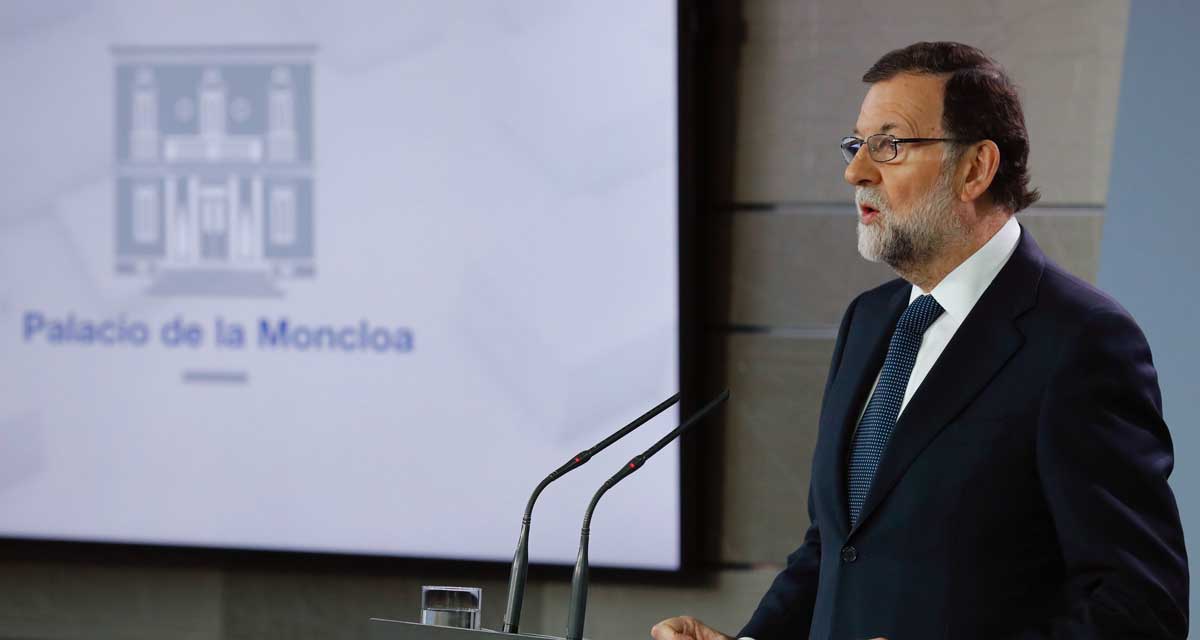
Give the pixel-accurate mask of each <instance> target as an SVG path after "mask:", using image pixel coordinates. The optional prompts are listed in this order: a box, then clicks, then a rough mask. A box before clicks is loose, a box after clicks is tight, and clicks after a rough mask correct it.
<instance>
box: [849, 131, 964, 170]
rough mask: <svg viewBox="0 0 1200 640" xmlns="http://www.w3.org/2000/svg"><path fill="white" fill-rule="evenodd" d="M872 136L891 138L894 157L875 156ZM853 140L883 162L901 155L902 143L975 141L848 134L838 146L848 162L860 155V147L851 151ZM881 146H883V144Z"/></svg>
mask: <svg viewBox="0 0 1200 640" xmlns="http://www.w3.org/2000/svg"><path fill="white" fill-rule="evenodd" d="M871 138H891V142H889V143H887V144H889V145H890V146H891V148H892V157H890V158H888V159H887V160H880V159H879V158H876V157H875V156H873V155H871V144H870V142H869V140H870V139H871ZM851 142H857V143H858V149H861V148H863V147H864V146H865V147H866V148H867V155H868V156H869V157H870V158H871V159H872V160H874V161H875V162H881V163H882V162H891V161H892V160H895V159H896V156H899V155H900V145H902V144H911V143H921V142H959V143H968V142H974V141H972V140H963V139H962V138H897V137H896V136H894V135H892V134H890V133H876V134H872V135H869V136H867V138H866V140H864V139H862V138H859V137H858V136H846V137H844V138H842V142H841V144H839V145H838V147H839V148H840V149H841V150H842V159H843V160H845V161H846V164H850V163H851V162H854V157H855V156H857V155H858V149H855V150H854V153H850V148H849V146H848V145H849V144H850V143H851ZM880 148H882V146H881V147H880Z"/></svg>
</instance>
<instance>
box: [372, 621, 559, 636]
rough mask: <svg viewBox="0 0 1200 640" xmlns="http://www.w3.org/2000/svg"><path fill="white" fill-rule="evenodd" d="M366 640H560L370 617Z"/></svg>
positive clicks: (524, 634) (526, 634)
mask: <svg viewBox="0 0 1200 640" xmlns="http://www.w3.org/2000/svg"><path fill="white" fill-rule="evenodd" d="M367 638H368V640H506V639H508V638H513V639H514V640H515V639H518V638H531V639H533V640H562V638H560V637H558V636H543V635H539V634H536V633H503V632H501V631H492V630H491V629H459V628H458V627H438V626H434V625H431V624H421V623H419V622H403V621H401V620H387V619H384V618H371V620H370V621H369V622H368V623H367Z"/></svg>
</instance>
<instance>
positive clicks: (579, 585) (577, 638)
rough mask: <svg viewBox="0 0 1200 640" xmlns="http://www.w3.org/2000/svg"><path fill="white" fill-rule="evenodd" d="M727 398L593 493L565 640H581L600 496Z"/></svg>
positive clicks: (695, 416) (709, 406) (702, 411)
mask: <svg viewBox="0 0 1200 640" xmlns="http://www.w3.org/2000/svg"><path fill="white" fill-rule="evenodd" d="M728 399H729V389H726V390H725V391H723V392H722V393H721V395H719V396H717V397H716V398H715V399H714V400H713V401H712V402H709V403H708V404H707V405H704V407H703V408H701V409H700V410H699V411H697V412H696V413H694V414H692V417H690V418H688V419H687V420H686V421H685V422H684V423H683V424H681V425H679V426H678V427H675V429H674V430H673V431H671V432H670V433H668V434H667V435H665V436H663V437H662V438H661V439H660V440H659V441H658V442H655V443H654V445H653V446H651V447H650V448H649V449H646V451H645V452H643V453H642V454H640V455H638V456H635V457H634V458H633V459H632V460H630V461H629V462H628V463H626V464H625V466H623V467H621V470H620V471H618V472H616V473H615V474H613V476H612V477H611V478H609V479H608V480H605V481H604V484H602V485H600V489H599V490H597V491H596V494H595V495H594V496H592V502H591V504H589V505H588V508H587V511H586V512H585V513H584V514H583V527H582V528H581V529H580V531H579V555H578V556H577V558H576V560H575V575H574V576H573V577H572V578H571V609H570V612H569V613H568V614H567V635H566V640H582V638H583V622H584V615H585V614H586V613H587V594H588V537H589V535H590V528H591V525H592V512H593V511H595V510H596V504H597V503H598V502H600V496H603V495H604V494H605V493H606V492H608V490H609V489H611V488H613V486H615V485H616V484H617V483H618V482H620V481H621V480H623V479H624V478H625V477H626V476H628V475H629V474H631V473H633V472H634V471H637V470H638V469H640V468H642V465H643V464H645V462H646V460H648V459H649V458H650V456H652V455H654V454H656V453H658V451H659V450H660V449H662V448H663V447H665V446H667V443H669V442H671V441H672V440H674V439H675V438H677V437H679V435H680V434H681V433H683V432H684V431H685V430H687V429H688V427H691V426H692V425H693V424H695V423H697V422H699V421H700V420H702V419H703V418H704V417H705V416H707V415H708V414H709V413H711V412H712V411H713V409H716V408H717V406H718V405H720V404H721V403H723V402H725V401H726V400H728Z"/></svg>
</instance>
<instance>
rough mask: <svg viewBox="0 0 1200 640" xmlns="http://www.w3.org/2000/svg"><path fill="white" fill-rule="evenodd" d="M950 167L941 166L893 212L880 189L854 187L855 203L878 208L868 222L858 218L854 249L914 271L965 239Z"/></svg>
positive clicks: (905, 271) (966, 231)
mask: <svg viewBox="0 0 1200 640" xmlns="http://www.w3.org/2000/svg"><path fill="white" fill-rule="evenodd" d="M952 177H953V171H952V170H947V168H943V170H942V172H941V175H939V176H938V179H937V182H936V183H935V184H934V185H933V188H932V189H930V190H929V192H928V193H926V194H925V196H924V197H922V198H921V199H920V200H919V201H918V202H917V203H916V204H914V205H913V206H912V208H911V209H910V210H909V211H908V212H907V213H906V214H901V215H897V214H896V211H895V209H893V208H892V206H891V204H890V203H889V202H888V200H887V196H886V195H885V194H884V192H883V190H882V189H879V188H877V187H858V188H857V189H856V191H855V194H854V199H855V202H856V203H857V204H864V205H867V206H869V207H872V208H874V209H876V210H878V211H879V214H878V215H876V217H875V219H874V220H873V221H872V223H871V224H869V225H868V224H864V223H863V221H862V218H861V217H859V218H858V252H859V253H860V254H862V257H864V258H866V259H867V260H870V261H871V262H883V263H885V264H887V265H888V266H890V267H891V268H892V269H895V270H896V271H897V272H899V273H901V274H902V275H903V274H909V273H916V272H919V271H921V269H922V267H924V266H926V265H929V264H931V263H932V261H933V260H934V259H935V258H936V257H937V256H939V255H942V254H943V252H944V251H945V250H946V248H947V247H949V246H954V245H956V244H959V243H963V242H966V240H967V238H968V234H969V229H968V228H967V225H966V223H965V222H964V221H963V220H962V218H961V217H959V215H958V214H957V212H956V211H955V203H956V200H957V198H956V196H955V193H954V189H953V186H952V184H951V180H952Z"/></svg>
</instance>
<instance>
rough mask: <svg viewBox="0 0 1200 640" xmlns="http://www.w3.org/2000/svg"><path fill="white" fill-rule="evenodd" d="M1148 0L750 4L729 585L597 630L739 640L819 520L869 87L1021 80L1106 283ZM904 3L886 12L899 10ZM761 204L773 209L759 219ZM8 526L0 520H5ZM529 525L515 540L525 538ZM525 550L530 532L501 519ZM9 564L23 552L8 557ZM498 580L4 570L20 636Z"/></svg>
mask: <svg viewBox="0 0 1200 640" xmlns="http://www.w3.org/2000/svg"><path fill="white" fill-rule="evenodd" d="M1128 4H1129V3H1128V0H1072V1H1068V0H1011V1H1008V2H995V1H994V0H905V1H902V2H901V1H897V2H889V3H886V5H885V4H884V3H879V2H875V1H866V0H859V1H847V0H814V1H801V0H747V1H746V2H745V3H744V5H743V7H742V13H743V15H744V20H745V26H744V30H745V34H744V35H745V38H744V42H742V43H741V51H740V54H739V58H740V62H739V68H738V75H737V81H736V85H737V87H738V89H737V92H736V93H737V95H736V96H735V103H736V109H735V110H736V122H735V131H734V139H735V143H734V149H733V162H732V172H733V183H732V184H733V186H732V191H733V193H732V195H731V196H730V198H729V199H730V200H732V203H730V204H729V205H722V206H720V207H719V208H718V209H719V210H718V211H715V212H713V214H712V215H710V216H705V220H706V223H705V224H706V225H707V226H708V227H709V228H708V229H707V230H706V233H709V234H713V235H717V236H719V240H720V243H721V244H722V245H723V246H725V247H727V248H728V265H729V266H728V273H724V274H721V275H722V278H721V279H720V280H719V281H720V282H723V283H726V284H723V285H722V287H723V288H726V289H727V290H724V291H716V292H708V293H709V294H710V295H712V296H713V297H716V298H720V299H721V300H723V301H724V300H727V304H722V305H721V307H720V313H719V316H718V317H711V318H709V328H708V331H707V332H706V335H707V337H708V339H709V341H710V343H712V344H714V345H715V347H714V349H715V351H717V352H719V353H721V354H723V357H722V358H721V362H722V368H723V370H724V371H723V374H722V375H721V377H722V378H723V379H724V380H725V381H726V383H727V384H728V385H729V386H731V387H732V388H733V390H734V393H735V397H734V400H733V401H732V403H731V405H730V407H729V411H728V414H727V424H726V425H725V428H724V430H719V431H714V432H713V433H714V434H715V435H714V436H713V437H714V438H715V439H716V440H717V441H718V443H719V450H720V454H719V455H720V460H719V462H718V463H719V466H720V467H721V468H723V469H724V471H723V472H722V473H721V474H720V475H719V476H717V477H719V478H720V482H719V483H718V486H716V487H715V488H714V489H713V491H714V492H715V493H716V495H715V496H714V498H717V504H719V505H720V509H719V514H717V515H716V516H714V518H713V521H712V522H711V523H710V524H709V525H707V527H708V529H706V533H707V536H708V537H709V539H714V540H715V541H716V544H715V549H714V551H713V552H712V554H711V555H712V556H713V557H711V558H709V563H710V564H711V565H712V566H713V571H712V572H711V573H710V574H708V575H706V576H704V577H702V578H700V579H699V580H700V583H699V584H695V585H687V586H666V585H652V584H628V583H625V584H620V583H601V584H597V585H595V586H594V588H593V590H592V599H591V603H590V606H589V609H588V612H589V618H588V628H587V631H588V635H589V636H590V637H595V638H606V637H644V636H645V634H646V632H647V630H648V628H649V626H650V624H652V623H653V622H654V621H656V620H657V619H659V618H661V617H663V616H666V615H669V614H673V613H685V612H686V613H692V614H695V615H698V616H700V617H703V618H705V619H708V620H710V621H712V622H713V623H714V624H716V625H718V626H720V627H723V628H724V629H726V630H727V631H729V632H733V631H736V630H737V627H738V626H739V625H740V624H741V623H742V622H743V621H744V620H745V619H746V617H747V616H748V615H749V613H750V612H751V610H752V609H753V606H754V604H755V603H756V602H757V600H758V597H759V596H760V595H761V593H762V591H763V590H764V589H765V588H766V586H767V585H768V584H769V582H770V580H771V578H772V576H773V574H774V571H775V567H774V566H771V565H778V563H781V562H782V561H783V558H784V556H785V555H786V554H787V553H788V552H790V551H791V550H792V549H793V548H794V547H795V545H796V544H797V543H798V541H799V539H800V537H801V536H802V534H803V531H804V528H805V526H806V525H807V515H806V512H805V496H806V492H807V484H808V467H809V457H810V455H811V450H812V446H813V442H814V437H815V433H814V429H815V426H814V423H815V418H816V415H817V410H818V403H819V401H820V392H821V388H822V384H823V382H824V376H825V369H826V366H827V364H828V359H829V356H830V353H831V351H832V341H833V333H834V331H835V329H836V325H837V322H838V319H839V316H840V314H841V311H842V310H843V309H844V308H845V305H846V304H847V303H848V302H849V300H850V299H851V298H852V297H853V296H854V295H855V294H856V293H857V292H859V291H861V290H862V289H864V288H866V287H869V286H872V285H874V284H876V283H878V282H881V281H883V280H885V279H888V278H890V277H891V274H890V273H889V272H888V271H887V270H886V269H884V268H880V267H879V266H877V265H871V264H867V263H865V262H863V261H862V260H861V259H859V258H858V256H857V253H856V252H855V249H854V218H853V217H852V216H851V215H849V214H851V213H852V211H853V210H852V208H851V206H850V205H849V204H848V202H849V194H850V192H849V189H848V187H846V186H845V185H844V184H843V183H842V181H841V173H842V170H843V164H842V161H841V159H840V156H839V155H838V152H837V149H836V148H835V145H836V143H837V140H838V139H839V138H840V137H841V136H842V135H844V133H845V131H846V130H847V129H849V128H851V127H852V125H853V122H854V119H855V116H856V115H857V108H858V103H859V101H860V100H861V99H862V96H863V94H864V93H865V90H866V89H865V87H864V86H863V85H862V84H861V83H860V82H859V81H858V78H859V77H860V76H861V74H862V72H863V71H864V70H865V69H866V68H867V67H868V66H869V65H870V63H871V62H872V61H874V59H875V58H876V57H878V56H879V55H880V54H882V53H884V52H885V51H886V50H889V49H892V48H895V47H898V46H903V45H905V44H908V43H910V42H913V41H916V40H930V39H955V40H961V41H964V42H967V43H970V44H975V45H978V46H980V47H982V48H984V49H985V50H986V51H988V52H990V53H992V54H993V55H994V56H995V57H996V58H997V59H998V60H999V61H1000V62H1001V63H1002V64H1004V65H1006V66H1007V67H1008V69H1009V70H1010V72H1011V73H1012V75H1013V76H1014V78H1015V79H1016V80H1017V82H1018V83H1019V84H1020V85H1021V86H1022V89H1023V95H1024V99H1025V105H1026V114H1027V118H1028V121H1029V128H1030V133H1031V137H1032V143H1033V149H1032V156H1031V166H1032V169H1033V174H1034V183H1035V184H1036V185H1037V186H1039V187H1040V188H1041V189H1042V194H1043V199H1042V202H1041V203H1040V205H1039V206H1037V207H1036V208H1034V209H1033V210H1030V211H1028V212H1025V213H1022V214H1021V219H1022V222H1023V223H1024V224H1025V225H1026V226H1027V227H1028V228H1029V229H1031V230H1032V232H1033V233H1034V235H1035V236H1036V238H1037V239H1038V242H1039V243H1040V244H1041V245H1042V247H1043V248H1044V249H1045V250H1046V251H1047V252H1048V253H1049V254H1050V255H1051V257H1053V258H1055V259H1056V260H1058V261H1059V262H1061V263H1062V264H1064V265H1065V266H1066V267H1067V268H1069V269H1070V270H1072V271H1074V272H1076V273H1078V274H1080V275H1081V276H1083V277H1085V278H1088V279H1092V280H1094V278H1095V274H1096V264H1097V252H1098V249H1099V245H1100V232H1101V228H1102V224H1103V220H1104V208H1105V199H1106V196H1107V191H1108V167H1109V161H1110V157H1111V153H1112V140H1113V128H1114V121H1115V109H1116V104H1117V90H1118V86H1119V82H1120V69H1121V60H1122V53H1123V48H1124V36H1125V27H1126V21H1127V15H1128V9H1129V7H1128ZM884 6H886V10H885V9H884V8H883V7H884ZM749 205H753V206H749ZM0 517H2V514H0ZM509 525H513V526H511V527H510V526H509ZM496 531H497V535H501V536H509V535H513V536H515V533H516V532H515V523H496ZM9 557H11V554H9ZM439 581H445V582H450V583H452V584H454V583H457V584H462V583H468V582H469V583H473V584H480V585H482V586H484V587H485V615H484V621H485V624H487V625H489V626H493V627H495V626H498V624H499V616H500V614H501V608H502V606H503V599H504V595H505V585H504V584H503V581H502V580H500V579H498V578H497V579H492V580H482V581H481V580H471V579H467V578H464V577H463V576H461V575H457V576H436V575H435V576H421V575H381V574H379V573H375V574H367V573H362V572H330V571H327V570H323V571H317V570H305V569H304V568H303V567H292V568H288V569H286V570H285V569H265V568H262V567H256V568H248V567H245V566H238V564H237V563H225V565H224V566H203V565H201V566H194V565H193V566H183V567H172V566H169V565H156V566H142V565H136V564H130V563H127V562H109V563H102V562H99V561H82V560H70V561H68V560H62V559H41V560H21V559H9V560H4V561H0V638H131V639H132V638H138V639H141V638H146V639H149V638H156V639H157V638H186V639H192V638H194V639H196V640H200V639H210V638H211V639H215V638H230V639H233V638H238V639H240V638H247V639H249V638H288V639H302V638H333V637H345V638H360V637H362V636H363V633H364V630H365V620H366V618H367V617H369V616H372V615H381V616H393V617H403V618H411V617H412V616H413V615H414V613H415V612H416V610H417V596H418V591H419V586H420V585H421V584H422V583H424V584H429V583H434V582H439ZM568 591H569V585H568V584H566V582H565V581H561V580H555V581H545V580H541V581H534V582H533V583H532V584H531V586H530V591H529V596H528V605H527V609H526V614H525V622H526V624H525V625H524V626H525V628H526V629H527V630H530V631H544V632H548V633H560V632H561V630H562V629H563V626H564V624H565V620H566V612H565V608H564V605H565V602H566V597H567V592H568Z"/></svg>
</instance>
